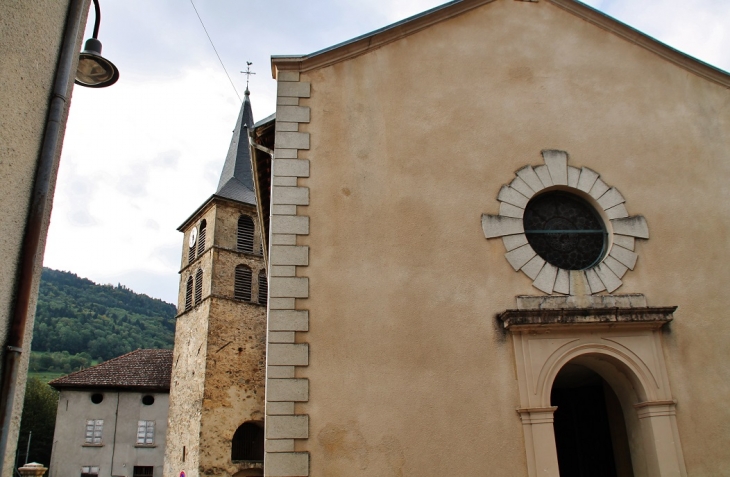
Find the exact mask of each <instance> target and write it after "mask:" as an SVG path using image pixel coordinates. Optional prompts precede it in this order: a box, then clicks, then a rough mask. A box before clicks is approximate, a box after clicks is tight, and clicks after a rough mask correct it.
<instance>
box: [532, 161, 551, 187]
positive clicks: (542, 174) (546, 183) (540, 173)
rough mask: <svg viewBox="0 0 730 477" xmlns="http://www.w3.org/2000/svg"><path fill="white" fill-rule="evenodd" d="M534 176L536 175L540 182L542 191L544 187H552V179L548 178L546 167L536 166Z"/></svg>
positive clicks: (548, 173) (548, 172)
mask: <svg viewBox="0 0 730 477" xmlns="http://www.w3.org/2000/svg"><path fill="white" fill-rule="evenodd" d="M534 169H535V174H537V177H539V178H540V182H542V185H543V189H544V188H545V187H551V186H552V185H553V179H552V177H550V171H548V168H547V166H545V165H542V166H537V167H535V168H534Z"/></svg>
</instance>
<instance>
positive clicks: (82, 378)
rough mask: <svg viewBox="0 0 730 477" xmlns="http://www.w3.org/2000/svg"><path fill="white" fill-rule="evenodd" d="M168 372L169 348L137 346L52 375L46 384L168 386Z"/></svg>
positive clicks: (166, 388)
mask: <svg viewBox="0 0 730 477" xmlns="http://www.w3.org/2000/svg"><path fill="white" fill-rule="evenodd" d="M171 374H172V350H171V349H138V350H136V351H132V352H130V353H127V354H124V355H122V356H119V357H117V358H113V359H110V360H109V361H104V362H103V363H101V364H97V365H96V366H92V367H91V368H87V369H82V370H81V371H76V372H75V373H71V374H69V375H67V376H62V377H60V378H58V379H54V380H53V381H51V382H50V383H49V384H50V385H51V386H53V387H54V388H56V389H62V388H89V387H94V388H131V389H149V390H152V389H155V390H169V389H170V376H171Z"/></svg>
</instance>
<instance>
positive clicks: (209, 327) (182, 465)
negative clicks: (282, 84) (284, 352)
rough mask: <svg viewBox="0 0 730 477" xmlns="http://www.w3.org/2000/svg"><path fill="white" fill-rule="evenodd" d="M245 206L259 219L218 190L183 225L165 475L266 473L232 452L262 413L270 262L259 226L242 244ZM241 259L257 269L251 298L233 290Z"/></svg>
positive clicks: (253, 279)
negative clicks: (192, 286)
mask: <svg viewBox="0 0 730 477" xmlns="http://www.w3.org/2000/svg"><path fill="white" fill-rule="evenodd" d="M242 214H245V215H249V216H251V218H252V219H254V224H256V227H257V221H256V216H255V213H254V208H253V207H252V206H248V205H245V204H240V203H236V202H232V201H228V200H224V199H218V198H216V199H213V201H211V202H210V203H208V204H206V205H205V206H203V208H201V210H200V211H199V212H198V213H197V214H196V215H195V216H193V217H192V218H191V219H190V220H189V221H188V223H187V224H186V225H185V228H184V230H183V232H184V234H185V237H184V242H183V252H182V269H181V272H180V292H179V315H178V321H177V327H176V332H175V355H174V358H173V359H174V361H173V377H172V383H171V389H170V427H169V432H168V436H167V450H166V456H165V472H164V475H165V476H166V477H178V476H179V475H180V472H181V471H183V470H184V471H185V473H186V475H187V476H188V477H198V476H202V475H206V476H207V475H214V476H226V477H230V476H234V475H235V476H236V477H241V476H244V475H245V476H247V475H263V474H262V470H261V464H258V463H251V462H235V463H234V462H233V461H232V460H231V444H232V438H233V435H234V434H235V432H236V430H237V429H238V427H239V426H240V425H241V424H243V423H244V422H248V421H256V422H261V423H262V422H263V419H264V402H263V401H264V376H265V353H266V307H265V304H264V305H260V304H258V303H257V301H258V288H259V287H258V274H259V271H261V270H263V269H264V262H263V257H262V256H261V255H260V249H261V246H260V243H261V240H260V235H259V231H258V229H257V228H256V230H255V233H254V251H255V252H256V253H253V254H250V253H242V252H238V251H237V249H236V242H237V227H238V219H239V217H240V216H241V215H242ZM203 219H205V220H206V246H205V250H204V251H203V252H202V253H201V254H197V253H196V255H197V256H196V258H194V259H193V260H192V261H190V260H189V255H188V251H189V246H188V244H189V236H190V231H191V230H192V229H193V227H197V228H198V230H199V229H200V223H201V221H202V220H203ZM240 264H244V265H246V266H248V267H249V268H250V269H251V271H252V284H251V298H252V301H251V302H246V301H242V300H236V299H235V298H234V283H235V268H236V266H237V265H240ZM198 270H202V272H203V282H202V300H201V303H200V304H197V305H196V304H195V303H194V304H193V307H192V309H191V310H188V311H185V296H186V286H187V280H188V278H189V277H193V280H194V281H195V280H196V272H197V271H198ZM193 295H194V292H193ZM183 447H185V449H186V456H185V461H184V462H183V460H182V448H183Z"/></svg>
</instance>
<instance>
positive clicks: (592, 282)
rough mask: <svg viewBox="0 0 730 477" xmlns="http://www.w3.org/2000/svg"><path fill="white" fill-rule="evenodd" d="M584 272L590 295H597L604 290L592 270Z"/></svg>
mask: <svg viewBox="0 0 730 477" xmlns="http://www.w3.org/2000/svg"><path fill="white" fill-rule="evenodd" d="M585 272H586V278H587V279H588V286H589V287H590V288H591V293H598V292H600V291H603V290H605V289H606V286H605V285H604V284H603V282H602V281H601V279H600V278H598V274H597V273H596V271H595V270H594V269H593V268H589V269H588V270H586V271H585Z"/></svg>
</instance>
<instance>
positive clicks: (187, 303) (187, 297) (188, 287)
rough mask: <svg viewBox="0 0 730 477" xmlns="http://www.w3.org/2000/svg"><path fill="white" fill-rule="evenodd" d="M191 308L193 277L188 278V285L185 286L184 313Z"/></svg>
mask: <svg viewBox="0 0 730 477" xmlns="http://www.w3.org/2000/svg"><path fill="white" fill-rule="evenodd" d="M192 308H193V277H188V283H187V285H186V286H185V311H188V310H190V309H192Z"/></svg>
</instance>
